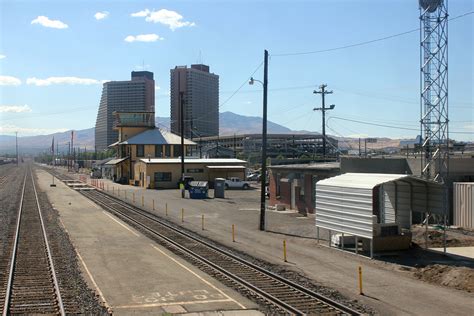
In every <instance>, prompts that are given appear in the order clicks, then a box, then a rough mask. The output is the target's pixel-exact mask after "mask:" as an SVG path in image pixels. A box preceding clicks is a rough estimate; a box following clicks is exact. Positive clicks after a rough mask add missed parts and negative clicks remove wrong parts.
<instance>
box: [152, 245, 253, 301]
mask: <svg viewBox="0 0 474 316" xmlns="http://www.w3.org/2000/svg"><path fill="white" fill-rule="evenodd" d="M150 245H151V246H152V247H153V248H154V249H155V250H156V251H159V252H161V253H162V254H163V255H165V256H166V257H168V258H170V259H171V260H172V261H174V262H175V263H177V264H178V265H179V266H181V267H182V268H183V269H185V270H187V271H188V272H189V273H191V274H192V275H194V276H195V277H196V278H198V279H199V280H201V281H202V282H203V283H205V284H207V285H208V286H210V287H212V288H213V289H214V290H216V291H217V292H219V293H221V294H222V295H223V296H225V297H227V298H228V299H229V300H231V301H232V302H234V303H235V304H237V305H239V306H240V307H241V308H242V309H246V308H245V306H244V305H242V304H240V303H239V302H237V301H236V300H234V299H233V298H232V297H230V296H229V295H227V294H225V293H224V292H223V291H222V290H221V289H219V288H217V287H216V286H214V285H213V284H211V283H210V282H209V281H207V280H205V279H203V278H202V277H201V276H200V275H198V274H197V273H196V272H194V271H192V270H191V269H189V268H188V267H186V266H185V265H183V264H182V263H181V262H179V261H178V260H176V259H175V258H173V257H171V256H169V255H168V254H167V253H165V252H164V251H163V250H161V249H160V248H158V247H156V246H155V245H153V244H150Z"/></svg>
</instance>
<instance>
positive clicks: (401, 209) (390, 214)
mask: <svg viewBox="0 0 474 316" xmlns="http://www.w3.org/2000/svg"><path fill="white" fill-rule="evenodd" d="M382 192H383V201H382V205H381V214H380V215H381V223H384V224H389V223H398V224H399V225H400V227H401V228H407V229H408V228H410V226H411V222H410V221H411V216H410V199H411V192H410V185H409V184H408V183H406V182H401V181H397V182H390V183H385V184H383V185H382Z"/></svg>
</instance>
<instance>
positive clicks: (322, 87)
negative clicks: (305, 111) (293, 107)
mask: <svg viewBox="0 0 474 316" xmlns="http://www.w3.org/2000/svg"><path fill="white" fill-rule="evenodd" d="M326 87H327V84H322V85H320V86H319V90H314V91H313V93H314V94H321V97H322V106H321V107H320V108H314V109H313V111H321V112H322V113H323V160H326V111H328V110H333V109H334V108H335V107H336V106H335V105H334V104H331V105H330V106H329V108H327V107H326V94H332V90H331V91H327V90H326Z"/></svg>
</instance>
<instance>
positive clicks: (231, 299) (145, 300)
mask: <svg viewBox="0 0 474 316" xmlns="http://www.w3.org/2000/svg"><path fill="white" fill-rule="evenodd" d="M37 175H38V178H39V181H38V183H39V187H40V189H41V190H42V191H44V192H46V193H47V195H48V198H49V200H50V201H51V203H52V204H53V206H54V207H55V208H56V209H57V210H58V211H59V214H60V220H61V222H62V224H63V225H64V227H65V229H66V230H67V232H68V233H69V236H70V238H71V240H72V242H73V244H74V246H75V247H76V251H77V252H78V256H79V260H80V261H81V264H82V265H83V270H84V273H85V275H87V278H88V279H89V282H90V284H91V287H92V288H96V290H97V292H98V293H100V296H101V299H102V300H103V301H105V302H106V303H107V304H108V305H109V306H110V307H111V308H112V310H113V312H114V314H115V315H133V314H140V315H157V314H162V313H171V314H183V313H189V312H195V313H200V312H205V311H225V310H229V311H233V312H234V311H239V313H242V314H240V315H257V314H258V315H261V313H260V312H257V311H253V310H247V309H255V308H256V307H257V306H256V305H255V304H254V303H253V302H251V301H249V300H247V299H246V298H244V297H242V296H240V295H239V294H238V293H236V292H235V291H233V290H231V289H228V288H226V287H225V286H223V285H222V284H220V283H219V282H218V281H216V280H214V279H212V278H211V277H209V276H208V275H207V274H205V273H203V272H202V271H200V270H199V269H197V268H194V267H192V266H191V265H190V264H188V263H187V262H186V261H184V260H182V259H180V258H177V257H176V256H175V255H174V254H172V253H171V252H169V251H168V250H166V249H165V248H163V247H161V246H158V245H156V243H154V242H153V241H152V240H150V239H149V238H147V237H145V236H143V235H142V234H140V233H139V232H137V231H135V230H134V229H132V228H130V227H129V226H128V225H126V224H125V223H123V222H122V221H120V220H119V219H117V218H115V217H114V216H112V215H110V214H109V213H107V212H105V211H103V210H102V209H101V208H99V207H98V206H97V205H95V204H94V203H92V202H91V201H89V200H88V199H87V198H85V197H83V196H82V195H81V194H80V193H78V192H76V191H74V190H71V188H69V187H68V186H67V185H65V184H64V183H61V182H58V183H57V187H55V188H51V187H50V186H49V182H50V179H49V176H48V175H47V173H46V172H44V171H37Z"/></svg>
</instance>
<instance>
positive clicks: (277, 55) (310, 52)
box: [272, 11, 474, 57]
mask: <svg viewBox="0 0 474 316" xmlns="http://www.w3.org/2000/svg"><path fill="white" fill-rule="evenodd" d="M473 13H474V11H470V12H466V13H463V14H460V15H458V16H455V17H453V18H451V19H449V20H448V21H454V20H457V19H460V18H462V17H465V16H468V15H471V14H473ZM418 31H420V28H416V29H412V30H408V31H405V32H401V33H397V34H392V35H388V36H384V37H380V38H376V39H373V40H368V41H364V42H360V43H354V44H349V45H343V46H338V47H333V48H326V49H320V50H314V51H307V52H290V53H279V54H272V57H287V56H301V55H311V54H319V53H326V52H332V51H337V50H342V49H347V48H352V47H358V46H364V45H368V44H372V43H376V42H381V41H385V40H388V39H392V38H395V37H400V36H403V35H407V34H411V33H415V32H418Z"/></svg>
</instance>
